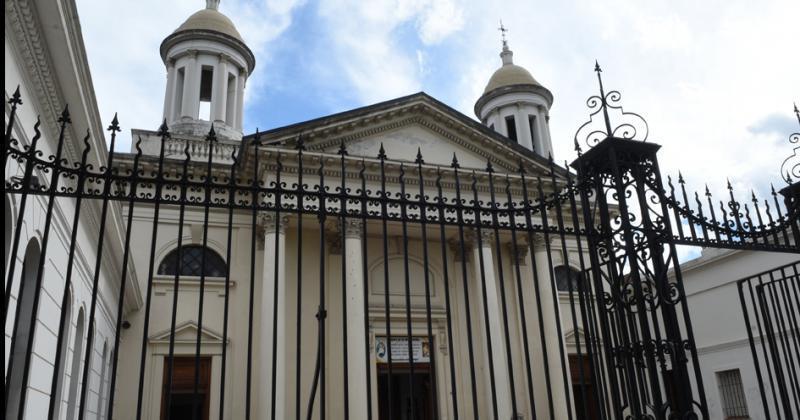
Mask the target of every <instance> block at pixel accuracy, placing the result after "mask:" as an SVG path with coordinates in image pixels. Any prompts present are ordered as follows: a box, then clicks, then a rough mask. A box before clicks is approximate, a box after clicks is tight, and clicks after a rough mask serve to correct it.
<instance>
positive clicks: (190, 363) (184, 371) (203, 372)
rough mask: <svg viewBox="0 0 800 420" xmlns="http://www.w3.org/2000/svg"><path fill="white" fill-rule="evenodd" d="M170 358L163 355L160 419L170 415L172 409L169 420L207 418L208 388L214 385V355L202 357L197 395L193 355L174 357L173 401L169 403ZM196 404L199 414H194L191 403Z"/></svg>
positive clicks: (205, 419)
mask: <svg viewBox="0 0 800 420" xmlns="http://www.w3.org/2000/svg"><path fill="white" fill-rule="evenodd" d="M168 369H169V359H168V358H166V357H165V358H164V381H163V384H162V386H161V389H162V393H161V418H162V419H163V418H167V410H169V418H170V420H183V419H187V420H188V419H192V418H200V419H203V420H208V402H209V400H210V395H209V391H210V388H211V358H210V357H201V358H200V375H199V380H198V385H197V394H196V395H195V394H194V376H195V375H194V372H195V358H194V357H174V358H173V366H172V402H171V403H170V402H169V399H168V396H169V394H168V392H167V382H168V381H167V370H168ZM193 403H194V404H196V405H195V407H196V408H195V410H196V412H197V417H192V414H193V413H192V408H193V407H192V404H193Z"/></svg>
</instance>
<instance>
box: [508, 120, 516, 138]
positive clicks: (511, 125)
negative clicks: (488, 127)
mask: <svg viewBox="0 0 800 420" xmlns="http://www.w3.org/2000/svg"><path fill="white" fill-rule="evenodd" d="M506 131H507V132H508V136H507V137H508V138H510V139H511V140H514V141H517V124H516V122H514V116H513V115H509V116H508V117H506Z"/></svg>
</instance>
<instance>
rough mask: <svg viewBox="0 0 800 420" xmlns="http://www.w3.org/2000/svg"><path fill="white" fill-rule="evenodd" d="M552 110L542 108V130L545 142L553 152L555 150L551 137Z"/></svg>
mask: <svg viewBox="0 0 800 420" xmlns="http://www.w3.org/2000/svg"><path fill="white" fill-rule="evenodd" d="M549 112H550V111H548V109H547V108H544V107H543V108H542V118H543V120H542V123H541V125H542V131H543V132H544V142H545V144H546V146H545V147H547V150H548V151H549V152H550V153H552V151H553V140H552V139H550V114H549Z"/></svg>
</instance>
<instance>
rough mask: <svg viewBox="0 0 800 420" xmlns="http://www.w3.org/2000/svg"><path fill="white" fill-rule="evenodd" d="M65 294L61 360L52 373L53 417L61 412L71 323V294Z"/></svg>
mask: <svg viewBox="0 0 800 420" xmlns="http://www.w3.org/2000/svg"><path fill="white" fill-rule="evenodd" d="M65 293H66V294H67V304H66V305H65V306H64V309H63V311H64V323H65V324H64V337H63V338H62V340H61V361H60V362H59V364H58V372H56V373H54V374H55V375H57V376H56V378H57V379H56V391H55V394H53V398H55V399H56V405H55V412H54V415H53V418H55V419H58V418H60V417H59V413H60V412H61V405H62V404H63V401H64V381H65V380H66V377H65V376H64V375H65V372H66V366H67V352H68V351H69V331H70V324H71V323H72V295H71V294H70V292H69V290H67V291H66V292H65Z"/></svg>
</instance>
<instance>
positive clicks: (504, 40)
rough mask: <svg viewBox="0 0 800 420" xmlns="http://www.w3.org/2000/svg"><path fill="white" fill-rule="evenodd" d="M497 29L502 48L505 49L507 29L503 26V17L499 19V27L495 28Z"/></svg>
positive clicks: (506, 46) (506, 45)
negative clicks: (501, 40)
mask: <svg viewBox="0 0 800 420" xmlns="http://www.w3.org/2000/svg"><path fill="white" fill-rule="evenodd" d="M497 30H498V31H500V37H501V38H502V39H503V49H504V50H505V49H507V48H508V40H506V32H508V29H507V28H506V27H505V26H503V19H500V27H499V28H497Z"/></svg>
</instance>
